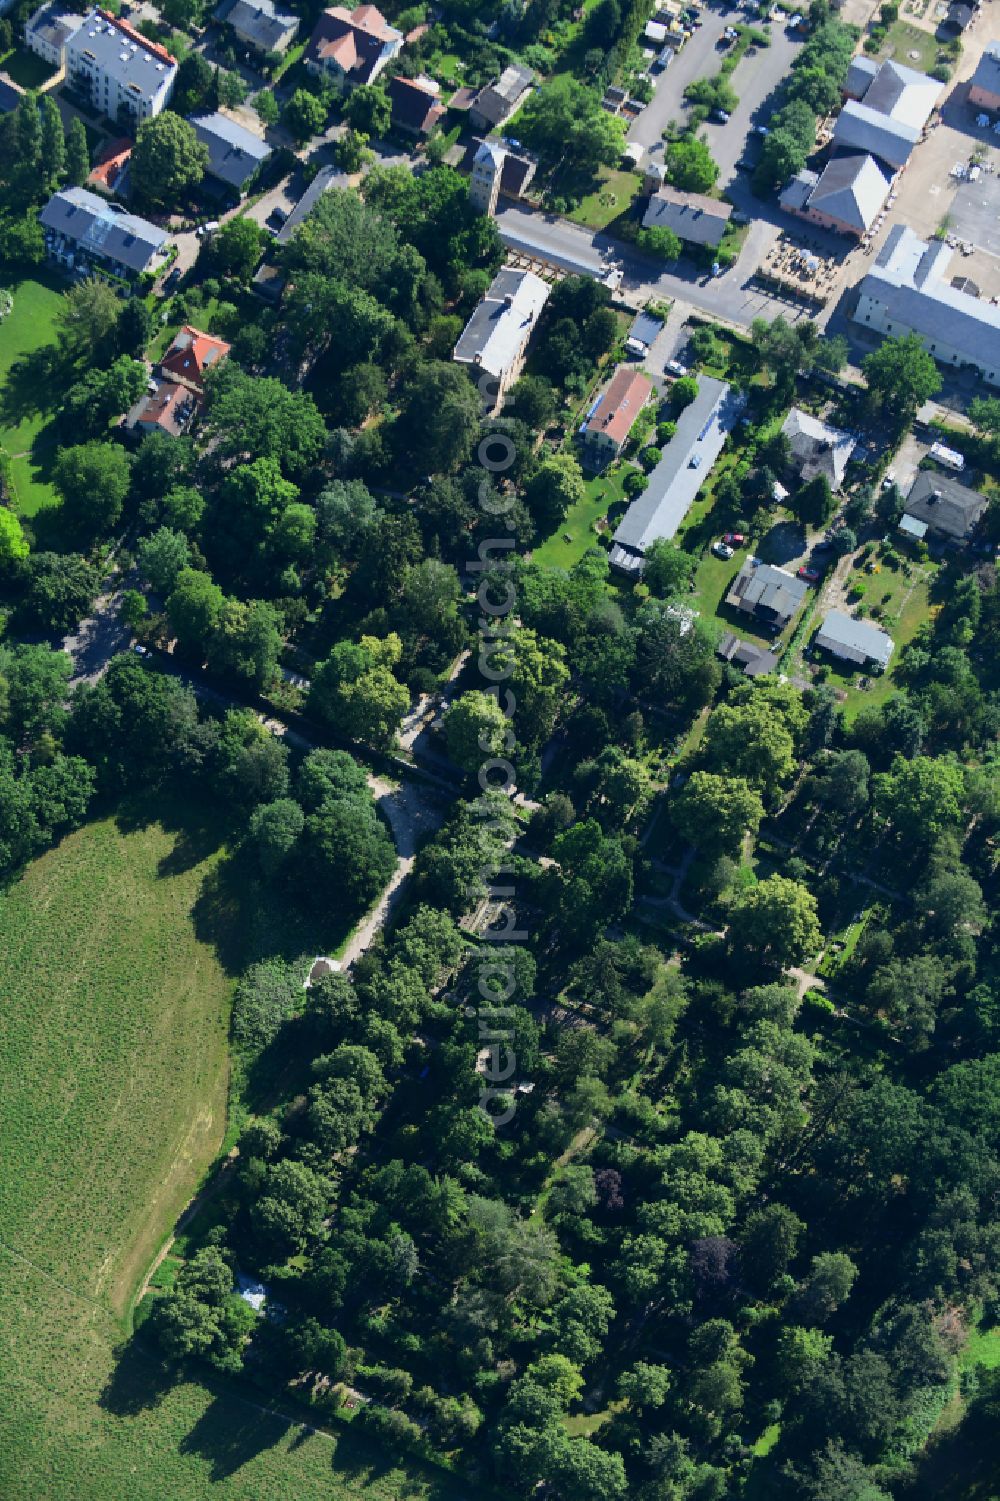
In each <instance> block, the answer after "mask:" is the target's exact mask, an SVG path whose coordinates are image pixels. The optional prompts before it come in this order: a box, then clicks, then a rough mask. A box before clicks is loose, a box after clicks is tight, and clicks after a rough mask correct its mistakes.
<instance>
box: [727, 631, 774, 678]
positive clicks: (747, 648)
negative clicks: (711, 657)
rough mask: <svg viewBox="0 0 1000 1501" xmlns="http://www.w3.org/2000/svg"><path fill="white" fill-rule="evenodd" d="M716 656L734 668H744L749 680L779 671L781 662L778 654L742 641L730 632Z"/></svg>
mask: <svg viewBox="0 0 1000 1501" xmlns="http://www.w3.org/2000/svg"><path fill="white" fill-rule="evenodd" d="M715 655H716V656H717V657H721V658H722V660H723V661H724V662H731V663H732V665H733V666H734V667H742V668H743V672H744V675H745V676H746V677H748V678H758V677H763V676H764V675H765V673H768V672H775V671H777V667H778V660H779V659H778V654H777V652H773V651H768V650H767V649H766V648H765V647H763V646H755V645H754V643H753V642H752V641H742V640H741V639H740V637H739V636H734V635H733V634H732V633H731V632H730V631H727V632H726V634H725V635H724V636H723V637H722V639H721V640H720V642H719V644H718V646H717V647H716V648H715Z"/></svg>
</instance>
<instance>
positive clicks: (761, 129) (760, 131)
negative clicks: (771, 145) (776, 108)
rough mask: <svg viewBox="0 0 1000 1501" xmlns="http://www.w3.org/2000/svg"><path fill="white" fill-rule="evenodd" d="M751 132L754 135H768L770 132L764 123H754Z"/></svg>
mask: <svg viewBox="0 0 1000 1501" xmlns="http://www.w3.org/2000/svg"><path fill="white" fill-rule="evenodd" d="M753 133H754V135H755V136H769V135H770V134H771V132H770V130H768V128H767V126H766V125H755V126H754V128H753Z"/></svg>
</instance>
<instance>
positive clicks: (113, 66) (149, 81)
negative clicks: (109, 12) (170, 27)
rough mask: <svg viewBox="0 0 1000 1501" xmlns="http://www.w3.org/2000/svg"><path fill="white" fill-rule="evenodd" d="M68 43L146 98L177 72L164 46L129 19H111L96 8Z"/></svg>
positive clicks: (174, 63) (112, 76)
mask: <svg viewBox="0 0 1000 1501" xmlns="http://www.w3.org/2000/svg"><path fill="white" fill-rule="evenodd" d="M67 46H68V48H69V50H70V51H72V52H74V53H76V52H79V53H80V54H82V55H84V56H86V55H87V54H89V55H90V57H91V58H92V59H93V61H94V62H95V63H96V65H97V66H98V67H99V68H100V69H101V71H102V72H104V73H106V74H107V75H108V77H110V78H114V79H115V80H116V81H117V82H118V83H119V84H120V85H121V87H122V88H134V89H138V91H139V92H140V93H141V94H142V95H143V96H145V97H147V98H148V97H150V96H152V95H153V94H155V93H156V91H157V89H159V88H160V86H161V84H162V83H163V82H164V80H165V79H168V78H172V77H174V76H175V75H176V73H177V63H176V61H175V59H174V58H173V57H171V56H170V54H169V53H168V52H167V51H166V49H165V48H163V47H160V46H158V44H156V43H154V42H150V41H147V40H146V38H145V37H143V36H141V35H140V34H139V32H137V31H134V30H133V29H132V28H131V27H130V26H128V25H127V23H124V22H121V21H110V20H108V19H107V17H106V16H104V15H101V14H100V13H99V12H98V11H97V10H92V11H91V12H90V13H89V15H87V16H86V18H85V19H83V20H82V21H81V24H80V26H79V28H78V29H77V30H76V31H75V32H74V33H73V36H72V37H71V38H70V40H69V42H68V43H67Z"/></svg>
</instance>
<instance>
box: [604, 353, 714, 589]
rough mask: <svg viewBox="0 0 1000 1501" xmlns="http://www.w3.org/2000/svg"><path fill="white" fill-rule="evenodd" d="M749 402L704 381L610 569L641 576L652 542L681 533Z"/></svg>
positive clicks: (615, 545)
mask: <svg viewBox="0 0 1000 1501" xmlns="http://www.w3.org/2000/svg"><path fill="white" fill-rule="evenodd" d="M743 405H744V398H743V397H742V395H740V394H739V393H738V392H735V391H733V390H732V389H731V387H730V386H729V384H728V383H727V382H726V381H724V380H715V379H713V378H712V377H711V376H708V375H703V376H701V377H699V380H698V394H697V396H696V397H695V399H694V401H692V402H691V403H690V405H689V406H686V407H685V408H684V410H683V411H682V412H681V414H680V416H679V417H678V419H677V428H676V431H675V433H674V436H673V437H672V438H671V439H670V442H669V443H668V444H667V446H666V447H665V448H664V449H663V452H662V454H661V457H660V462H659V463H658V464H657V465H656V467H655V468H654V469H653V470H652V471H651V473H650V475H649V479H648V482H647V485H646V489H645V490H644V491H643V492H642V494H641V495H638V496H636V498H635V500H633V502H632V504H631V505H630V506H629V508H628V510H627V511H626V512H625V515H624V516H623V517H622V519H621V521H620V522H619V524H618V529H617V530H616V532H615V534H614V537H613V538H612V542H611V551H610V553H609V559H610V562H611V566H612V567H613V568H616V569H618V571H619V572H620V573H624V574H626V575H628V576H630V577H633V578H635V577H638V576H639V574H641V573H642V569H643V565H644V559H645V556H646V551H647V549H648V548H649V547H650V545H651V544H652V543H653V542H657V541H659V540H661V539H662V538H666V539H669V538H670V537H673V536H674V535H675V533H676V532H677V529H678V527H679V526H680V524H681V522H682V521H683V520H684V517H685V516H686V515H687V513H688V511H689V510H690V508H691V504H692V502H693V501H694V498H695V496H696V495H697V493H698V491H699V489H700V488H701V486H702V484H703V483H704V482H705V480H706V479H707V478H708V475H709V471H710V470H711V468H712V465H713V464H714V463H715V461H716V459H717V458H718V457H719V454H720V453H721V452H722V449H723V446H724V444H725V442H726V439H727V438H728V436H729V434H730V432H731V431H732V429H733V427H734V426H735V425H736V421H737V419H738V417H739V414H740V412H741V411H742V409H743Z"/></svg>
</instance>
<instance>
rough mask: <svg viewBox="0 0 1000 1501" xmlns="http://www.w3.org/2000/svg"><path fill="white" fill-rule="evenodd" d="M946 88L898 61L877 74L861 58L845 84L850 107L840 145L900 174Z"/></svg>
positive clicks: (838, 128) (837, 134)
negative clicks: (877, 161)
mask: <svg viewBox="0 0 1000 1501" xmlns="http://www.w3.org/2000/svg"><path fill="white" fill-rule="evenodd" d="M941 88H942V85H941V84H940V83H939V82H938V81H937V79H936V78H929V77H928V75H927V74H926V73H917V72H916V71H915V70H914V69H913V68H907V67H904V65H903V64H902V63H897V62H896V61H895V60H894V59H892V58H889V59H887V60H886V61H885V62H883V63H881V64H880V65H878V66H877V67H876V68H875V70H874V72H873V71H872V69H871V65H870V64H868V63H867V61H865V60H862V59H860V58H856V59H855V60H854V62H853V63H852V64H851V68H850V69H849V71H848V75H847V80H846V83H845V88H844V92H845V93H846V94H847V95H848V98H847V102H846V103H845V105H844V107H843V109H842V110H841V112H840V114H839V115H838V116H837V120H836V123H835V125H834V127H833V139H834V144H835V145H837V146H839V147H846V148H847V149H849V150H851V151H860V152H862V153H865V154H869V155H871V156H875V157H878V158H879V160H880V161H881V162H883V163H886V164H887V165H888V166H890V167H891V168H892V170H893V171H894V172H896V171H899V170H900V168H902V167H905V165H906V163H907V162H908V161H909V159H910V154H911V152H912V151H913V148H914V146H915V145H916V144H917V142H918V141H919V140H920V137H921V134H922V132H923V130H924V127H925V126H926V124H927V121H928V120H929V119H930V117H931V115H932V113H933V111H934V108H935V106H936V104H937V102H938V100H939V98H940V97H941Z"/></svg>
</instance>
